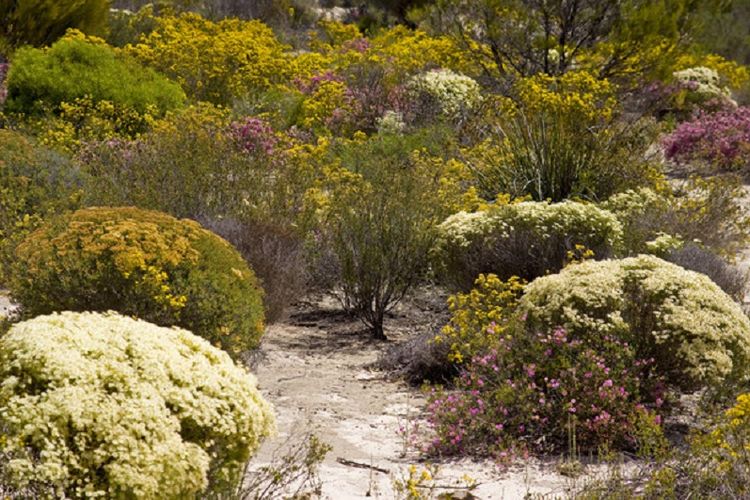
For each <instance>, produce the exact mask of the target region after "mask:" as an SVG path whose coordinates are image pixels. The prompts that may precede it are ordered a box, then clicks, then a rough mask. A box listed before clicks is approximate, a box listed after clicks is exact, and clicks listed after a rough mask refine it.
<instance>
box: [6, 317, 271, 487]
mask: <svg viewBox="0 0 750 500" xmlns="http://www.w3.org/2000/svg"><path fill="white" fill-rule="evenodd" d="M0 380H2V383H1V384H0V430H2V433H3V434H4V435H3V436H2V439H0V456H2V455H4V456H5V457H6V458H7V460H4V464H0V480H3V481H4V482H5V483H7V484H8V485H10V487H12V488H15V489H16V490H18V491H36V492H43V493H40V494H41V495H42V496H45V495H49V496H54V497H105V498H188V497H192V496H196V495H198V494H201V493H203V494H213V493H218V492H223V491H227V490H228V489H231V488H234V487H235V486H236V485H237V482H238V481H239V479H240V476H241V474H242V470H243V467H244V464H245V463H246V462H247V460H248V459H249V457H250V456H251V455H252V453H253V452H254V451H255V450H256V449H257V447H258V445H259V443H260V441H261V440H262V439H263V438H264V437H265V436H268V435H271V434H272V433H273V432H274V430H275V421H274V417H273V414H272V410H271V406H270V405H269V404H268V403H267V402H266V401H265V400H264V399H263V398H262V396H261V395H260V393H259V392H258V389H257V388H256V382H255V379H254V377H253V376H252V375H250V374H249V373H247V372H246V371H245V370H244V369H242V368H240V367H238V366H236V365H235V364H234V363H233V362H232V360H231V359H230V358H229V356H228V355H227V354H226V353H224V352H222V351H220V350H219V349H216V348H214V347H212V346H211V345H210V344H209V343H208V342H206V341H205V340H203V339H201V338H199V337H197V336H195V335H193V334H191V333H190V332H188V331H187V330H182V329H178V328H165V327H159V326H156V325H153V324H150V323H147V322H144V321H140V320H136V319H131V318H128V317H125V316H121V315H118V314H115V313H90V312H86V313H75V312H62V313H56V314H52V315H48V316H39V317H37V318H34V319H32V320H28V321H24V322H21V323H17V324H16V325H14V326H13V327H12V328H11V329H10V330H9V332H8V333H7V334H6V335H5V336H3V338H2V339H1V340H0ZM3 469H5V470H3ZM3 476H5V477H3Z"/></svg>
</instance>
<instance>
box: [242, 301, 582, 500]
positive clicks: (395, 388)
mask: <svg viewBox="0 0 750 500" xmlns="http://www.w3.org/2000/svg"><path fill="white" fill-rule="evenodd" d="M334 307H335V306H334V305H333V304H331V303H329V304H317V305H316V307H315V308H314V309H313V310H310V311H306V312H298V313H296V314H293V315H292V317H291V318H290V319H289V320H287V321H286V322H284V323H280V324H277V325H273V326H271V327H269V329H268V331H267V332H266V335H265V337H264V341H263V351H264V353H265V359H264V360H262V361H261V362H260V363H259V364H258V365H257V366H256V367H255V370H254V371H255V373H256V375H257V377H258V380H259V383H260V386H261V390H262V391H263V393H264V394H265V395H266V397H267V398H268V399H269V400H270V401H272V402H273V404H274V405H275V407H276V413H277V415H278V421H279V430H280V435H279V437H278V438H276V439H273V440H270V441H268V442H267V443H266V444H265V445H264V446H263V448H262V449H261V451H260V452H259V454H258V456H257V457H256V461H257V462H259V463H263V462H265V461H268V460H270V456H271V451H272V450H273V449H274V448H276V447H277V446H278V445H279V443H280V442H282V441H284V439H285V438H286V437H287V436H289V434H290V433H291V434H294V433H297V432H300V430H304V429H306V428H314V429H317V433H318V435H319V436H320V437H321V438H322V440H323V441H325V442H326V443H328V444H329V445H331V446H332V447H333V450H332V451H331V453H330V454H329V455H328V457H327V459H326V461H325V462H324V464H323V466H322V467H321V471H320V472H321V478H322V481H323V498H330V499H336V500H339V499H342V500H343V499H355V498H368V497H369V498H373V497H374V498H394V495H395V494H394V492H393V489H392V480H393V478H396V477H404V474H405V470H406V469H407V467H408V466H409V464H415V463H417V461H418V456H417V455H416V453H415V452H413V451H410V452H408V453H404V452H405V443H404V439H403V438H402V437H401V436H400V435H399V432H398V429H399V427H400V426H401V425H403V424H405V423H407V421H409V420H414V419H415V418H416V417H417V415H418V414H419V411H420V407H421V405H422V403H423V402H424V398H423V396H422V395H421V394H420V392H419V391H418V390H415V389H413V388H411V387H408V386H407V385H405V384H404V383H400V382H394V381H390V380H387V379H386V378H385V377H384V374H383V373H381V372H378V371H374V370H371V369H368V365H370V364H371V363H372V362H374V361H375V360H376V359H377V358H378V355H379V353H380V352H381V350H383V349H384V348H385V346H384V344H382V343H374V342H371V341H369V340H368V339H367V337H366V335H364V334H363V332H362V331H361V328H360V327H359V325H358V324H357V323H356V322H353V321H352V320H350V319H348V318H346V317H345V316H343V315H341V314H339V313H337V311H336V309H335V308H334ZM395 322H396V323H398V321H395ZM396 330H398V326H397V327H396ZM405 333H406V332H400V331H395V332H394V331H391V332H390V334H391V336H393V337H398V336H399V335H403V334H405ZM339 457H341V458H344V459H347V460H351V461H355V462H359V463H362V464H370V465H373V466H377V467H379V468H382V469H386V470H388V471H389V472H390V473H389V474H385V473H381V472H373V471H370V470H367V469H361V468H355V467H350V466H345V465H341V464H340V463H338V462H337V460H336V459H337V458H339ZM464 474H468V475H469V476H471V477H472V478H474V479H476V480H477V481H478V482H480V483H481V484H480V485H479V487H478V488H476V489H475V490H474V491H472V493H473V494H474V495H475V496H476V497H478V498H483V499H485V498H486V499H500V498H508V499H515V498H519V499H520V498H523V497H524V495H525V494H526V493H528V492H533V493H542V494H549V493H556V494H561V493H563V492H564V491H565V489H566V486H570V480H569V479H567V478H564V477H562V476H560V475H558V474H556V473H555V472H554V468H553V467H552V466H543V465H541V464H540V463H539V462H529V463H525V464H519V466H518V467H515V468H513V470H511V471H509V472H505V473H502V474H500V473H498V472H497V471H496V469H495V467H494V465H493V464H491V463H472V462H470V461H467V460H464V461H461V462H458V463H456V462H453V463H450V464H442V465H441V466H440V473H439V476H438V478H439V479H438V480H437V482H438V483H440V484H441V485H451V484H455V482H456V480H457V479H458V478H460V477H461V476H463V475H464Z"/></svg>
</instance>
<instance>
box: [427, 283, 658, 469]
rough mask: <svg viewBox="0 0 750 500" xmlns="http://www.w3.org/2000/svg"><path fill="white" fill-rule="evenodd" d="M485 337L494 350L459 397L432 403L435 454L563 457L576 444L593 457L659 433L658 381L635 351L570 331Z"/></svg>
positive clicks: (467, 377) (472, 368)
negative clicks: (554, 454)
mask: <svg viewBox="0 0 750 500" xmlns="http://www.w3.org/2000/svg"><path fill="white" fill-rule="evenodd" d="M487 298H488V299H489V302H492V297H487ZM477 334H478V335H480V336H481V335H482V334H485V335H486V336H491V337H493V338H494V344H495V347H494V348H492V349H489V350H487V351H486V352H485V353H484V354H482V355H478V356H475V357H474V358H473V359H472V360H471V363H470V364H468V365H467V367H466V369H465V370H464V371H463V372H462V373H461V375H460V376H459V377H458V378H457V379H456V380H455V388H454V389H453V390H451V391H445V390H440V389H438V390H434V391H433V392H432V394H431V395H430V397H429V398H428V406H427V414H428V422H429V424H430V428H431V429H432V431H433V440H432V442H431V443H430V445H429V449H430V451H432V452H435V453H438V454H443V455H444V454H449V455H456V454H457V455H465V454H471V455H479V456H486V455H489V456H494V457H496V458H503V457H508V458H509V455H512V454H513V453H515V452H516V451H529V450H531V451H540V452H548V451H560V450H565V449H566V448H565V446H566V444H567V445H568V446H570V440H571V439H575V443H576V444H575V446H576V447H577V448H579V449H581V450H586V451H597V450H599V449H601V448H605V449H612V448H617V449H631V450H632V449H639V448H640V447H641V443H639V442H638V436H639V434H640V433H642V432H643V431H644V430H645V429H652V430H653V431H654V432H655V433H660V428H659V424H660V418H661V417H660V415H659V413H658V410H659V407H660V406H661V404H662V403H663V399H662V396H663V394H662V392H661V388H660V385H659V381H658V379H656V378H655V377H648V376H646V375H647V374H648V373H649V369H650V368H651V363H650V360H643V359H639V358H638V357H637V356H636V353H635V350H634V349H633V346H631V345H629V344H628V343H626V342H622V341H620V340H618V339H616V338H615V337H613V336H603V337H601V338H597V339H593V338H589V339H586V340H585V341H581V340H579V339H577V338H574V337H572V336H570V335H568V333H567V332H566V331H565V330H564V329H562V328H557V329H554V330H549V331H538V332H536V333H533V334H529V335H525V334H524V333H523V332H522V331H519V330H513V329H511V330H503V331H501V332H500V333H499V334H498V335H495V333H494V330H493V328H492V326H490V327H488V329H487V330H484V331H480V332H477ZM568 451H570V447H568Z"/></svg>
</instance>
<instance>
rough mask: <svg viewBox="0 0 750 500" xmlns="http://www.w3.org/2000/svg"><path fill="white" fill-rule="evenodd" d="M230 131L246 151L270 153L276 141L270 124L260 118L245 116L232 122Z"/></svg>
mask: <svg viewBox="0 0 750 500" xmlns="http://www.w3.org/2000/svg"><path fill="white" fill-rule="evenodd" d="M231 131H232V135H233V136H234V138H235V140H236V141H237V143H238V145H239V146H240V147H241V148H242V149H243V150H244V151H246V152H248V153H264V154H266V155H271V154H272V153H273V151H274V147H275V146H276V144H277V143H278V139H277V138H276V136H275V135H274V133H273V129H272V128H271V126H270V125H269V124H268V123H267V122H265V121H264V120H261V119H260V118H254V117H246V118H245V119H243V120H242V121H240V122H235V123H232V125H231Z"/></svg>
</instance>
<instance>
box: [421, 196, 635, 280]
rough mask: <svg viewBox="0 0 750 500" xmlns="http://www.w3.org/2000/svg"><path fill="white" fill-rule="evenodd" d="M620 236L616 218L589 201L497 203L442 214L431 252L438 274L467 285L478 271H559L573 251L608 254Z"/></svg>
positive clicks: (504, 274) (526, 274)
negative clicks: (485, 206)
mask: <svg viewBox="0 0 750 500" xmlns="http://www.w3.org/2000/svg"><path fill="white" fill-rule="evenodd" d="M621 239H622V226H621V224H620V222H619V221H618V220H617V218H616V217H615V216H614V215H613V214H612V213H610V212H608V211H606V210H602V209H601V208H598V207H597V206H596V205H593V204H588V203H580V202H574V201H564V202H562V203H549V202H534V201H524V202H520V203H510V204H507V203H505V204H502V203H498V204H495V205H491V206H490V207H488V208H487V209H485V210H483V211H480V212H474V213H467V212H459V213H457V214H454V215H452V216H450V217H449V218H448V219H446V220H445V222H443V223H442V224H441V225H440V226H439V237H438V240H437V244H436V245H435V248H434V252H433V255H434V257H435V265H436V268H437V272H438V274H439V275H440V276H441V279H443V280H444V281H445V282H447V283H448V284H450V285H452V286H454V287H456V288H458V289H462V290H468V289H470V288H471V286H472V285H473V283H474V280H475V279H476V278H477V276H479V275H480V274H487V273H492V274H496V275H498V276H499V277H500V278H501V279H508V278H510V277H511V276H520V277H521V278H524V279H526V280H532V279H534V278H536V277H538V276H543V275H544V274H547V273H548V272H556V271H559V270H560V269H562V267H563V266H564V265H565V263H566V262H568V261H570V260H573V259H575V258H577V257H579V256H580V255H578V254H586V255H587V256H591V254H593V256H594V257H595V258H600V259H601V258H607V257H611V256H612V255H613V254H614V253H615V252H616V251H617V249H618V248H619V246H620V244H621Z"/></svg>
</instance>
